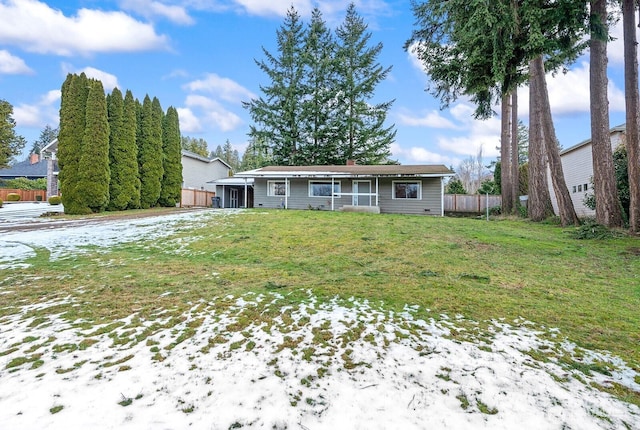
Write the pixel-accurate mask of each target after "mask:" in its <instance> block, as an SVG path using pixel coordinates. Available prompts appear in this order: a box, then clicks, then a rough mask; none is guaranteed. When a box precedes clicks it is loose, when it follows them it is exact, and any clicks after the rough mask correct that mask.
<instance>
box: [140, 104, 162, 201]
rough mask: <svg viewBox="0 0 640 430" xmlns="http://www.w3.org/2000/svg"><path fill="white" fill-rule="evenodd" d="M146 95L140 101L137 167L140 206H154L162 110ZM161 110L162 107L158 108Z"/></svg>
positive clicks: (158, 185)
mask: <svg viewBox="0 0 640 430" xmlns="http://www.w3.org/2000/svg"><path fill="white" fill-rule="evenodd" d="M153 100H154V101H152V100H151V98H150V97H149V95H146V96H145V98H144V101H143V102H142V110H141V112H140V124H139V127H138V133H139V135H138V137H139V142H138V168H139V173H140V207H142V208H143V209H149V208H150V207H154V206H156V204H157V203H158V199H159V198H160V189H161V181H162V173H163V172H162V158H163V154H162V112H160V113H158V111H157V110H158V109H157V108H158V106H159V102H157V99H156V98H155V97H154V99H153ZM160 110H162V109H160Z"/></svg>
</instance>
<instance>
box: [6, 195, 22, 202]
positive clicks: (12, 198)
mask: <svg viewBox="0 0 640 430" xmlns="http://www.w3.org/2000/svg"><path fill="white" fill-rule="evenodd" d="M7 201H8V202H19V201H20V194H17V193H9V194H7Z"/></svg>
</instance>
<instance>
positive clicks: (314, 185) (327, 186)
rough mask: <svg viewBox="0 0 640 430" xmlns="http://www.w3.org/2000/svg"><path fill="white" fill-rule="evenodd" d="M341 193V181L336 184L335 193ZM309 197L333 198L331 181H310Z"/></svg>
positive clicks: (334, 185)
mask: <svg viewBox="0 0 640 430" xmlns="http://www.w3.org/2000/svg"><path fill="white" fill-rule="evenodd" d="M340 192H341V186H340V181H337V182H334V183H333V193H334V194H340ZM309 197H331V181H309Z"/></svg>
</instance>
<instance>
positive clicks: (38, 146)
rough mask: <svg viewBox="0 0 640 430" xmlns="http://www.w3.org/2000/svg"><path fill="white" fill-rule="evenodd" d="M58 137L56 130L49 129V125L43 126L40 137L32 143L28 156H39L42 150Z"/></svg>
mask: <svg viewBox="0 0 640 430" xmlns="http://www.w3.org/2000/svg"><path fill="white" fill-rule="evenodd" d="M57 137H58V128H57V127H55V128H54V127H51V126H50V125H49V124H47V125H45V126H44V128H43V129H42V131H40V136H39V137H38V139H36V140H35V141H34V142H33V145H32V146H31V150H30V151H29V153H30V154H38V155H40V151H41V150H42V148H44V147H45V146H47V145H48V144H50V143H51V142H53V141H54V140H55V139H56V138H57Z"/></svg>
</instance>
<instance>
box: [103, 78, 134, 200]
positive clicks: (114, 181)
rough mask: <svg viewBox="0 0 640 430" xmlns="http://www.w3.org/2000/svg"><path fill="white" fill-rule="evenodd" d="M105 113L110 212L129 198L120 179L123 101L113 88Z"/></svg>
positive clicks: (108, 97)
mask: <svg viewBox="0 0 640 430" xmlns="http://www.w3.org/2000/svg"><path fill="white" fill-rule="evenodd" d="M107 112H108V114H109V171H110V173H111V175H110V178H109V204H108V205H107V209H108V210H111V211H119V210H123V209H125V208H126V207H127V203H128V200H129V196H128V195H126V194H125V193H124V191H123V188H124V185H125V184H124V183H123V181H122V178H121V171H122V166H121V158H122V156H123V155H124V153H125V149H124V145H125V143H124V141H123V138H122V131H123V130H122V127H123V122H124V99H123V98H122V92H121V91H120V90H119V89H118V88H114V89H113V91H112V92H111V94H110V95H108V96H107Z"/></svg>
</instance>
